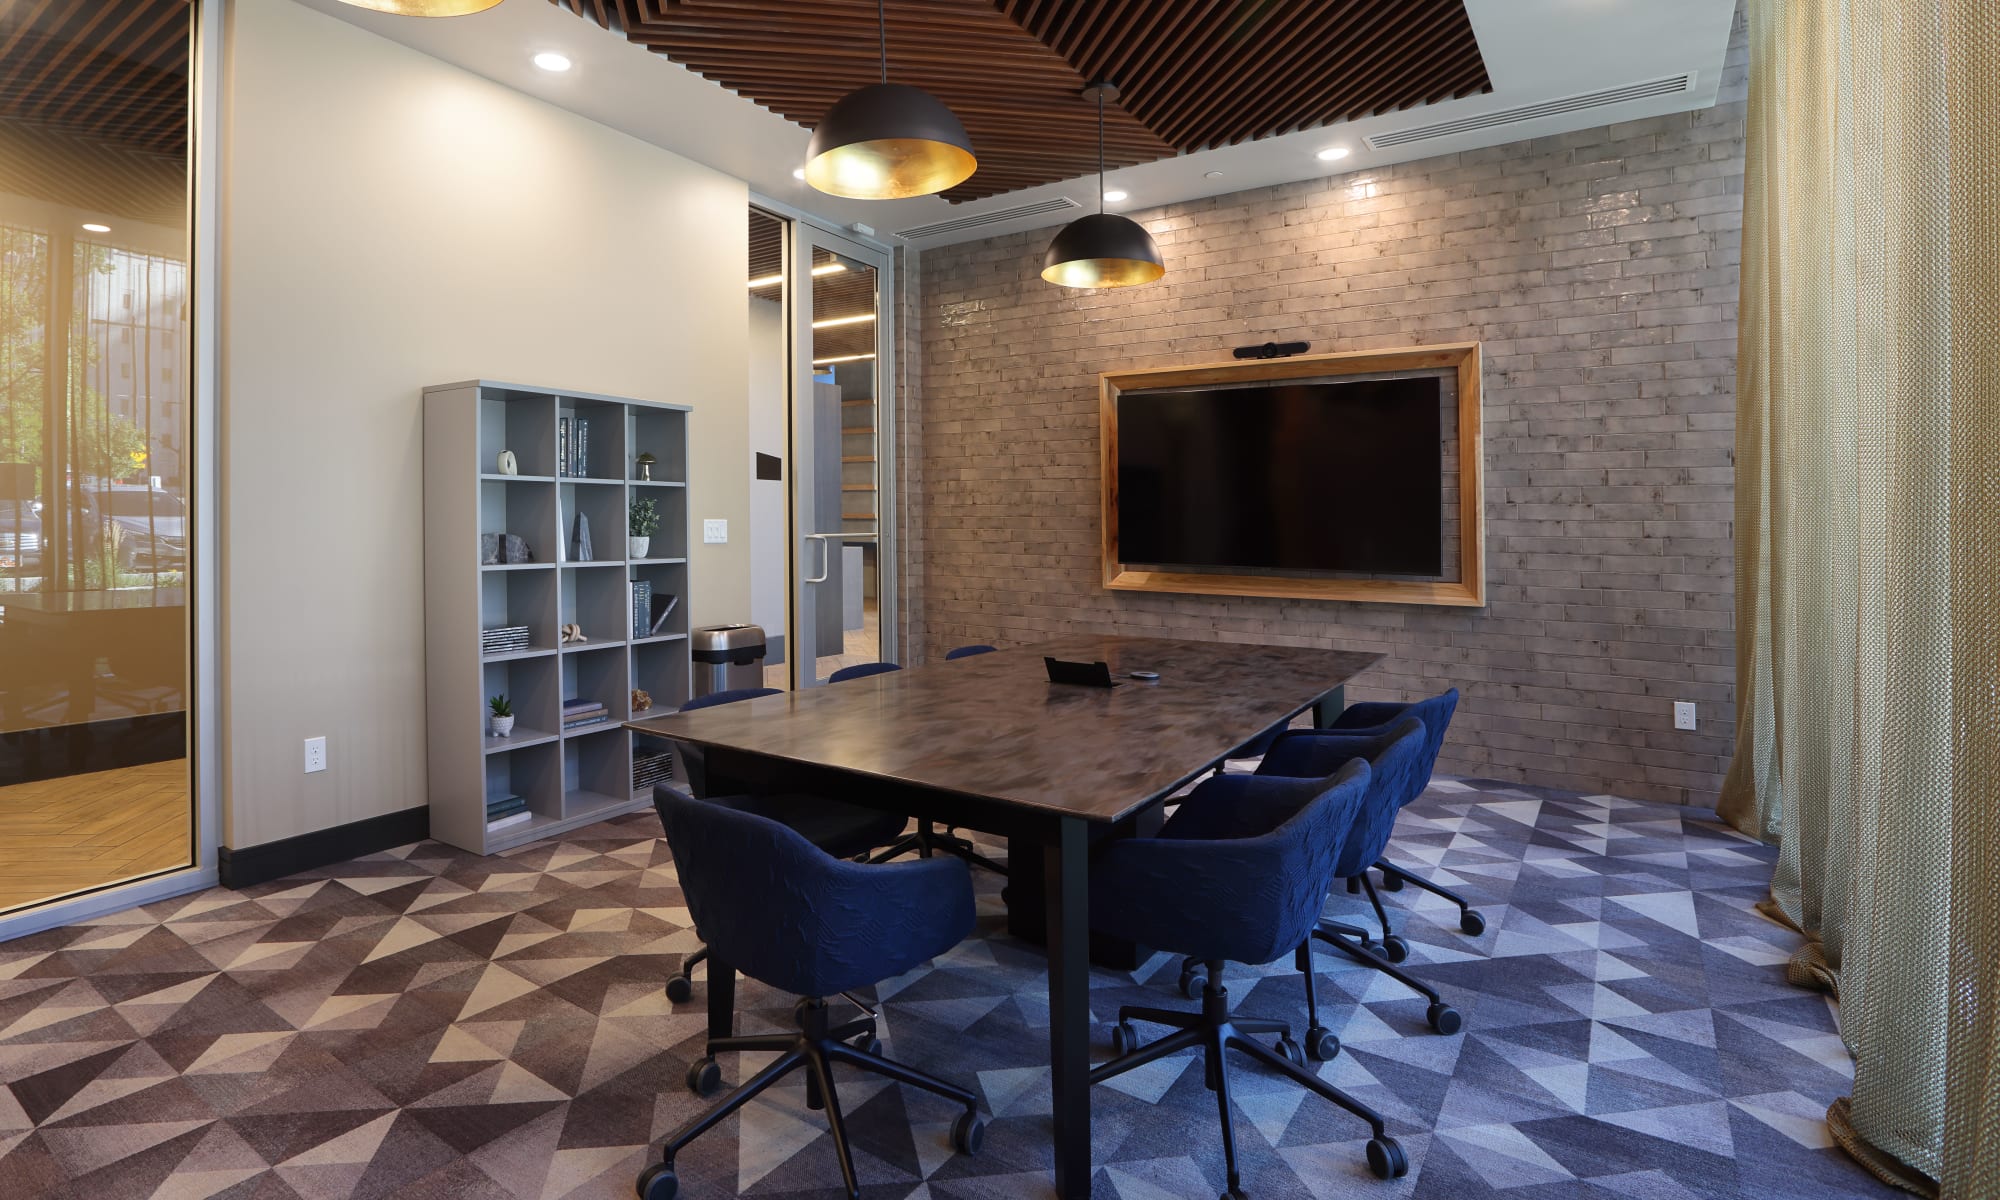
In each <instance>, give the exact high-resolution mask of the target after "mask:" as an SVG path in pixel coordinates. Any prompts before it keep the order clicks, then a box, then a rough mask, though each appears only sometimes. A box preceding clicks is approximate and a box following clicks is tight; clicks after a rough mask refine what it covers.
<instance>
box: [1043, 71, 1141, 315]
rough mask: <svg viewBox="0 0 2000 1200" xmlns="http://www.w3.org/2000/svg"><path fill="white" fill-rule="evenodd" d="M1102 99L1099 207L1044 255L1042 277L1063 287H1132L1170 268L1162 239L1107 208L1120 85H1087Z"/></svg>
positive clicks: (1075, 223)
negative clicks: (1110, 127) (1108, 147)
mask: <svg viewBox="0 0 2000 1200" xmlns="http://www.w3.org/2000/svg"><path fill="white" fill-rule="evenodd" d="M1083 95H1084V98H1085V99H1094V100H1096V101H1097V211H1096V212H1094V213H1092V214H1091V215H1090V216H1087V217H1078V218H1077V219H1076V220H1074V221H1071V222H1070V223H1069V224H1067V225H1065V226H1063V227H1062V232H1061V233H1058V234H1056V239H1055V240H1054V241H1052V242H1050V243H1049V251H1048V253H1047V254H1045V255H1043V256H1042V278H1043V279H1046V280H1048V281H1049V282H1050V283H1055V284H1061V285H1062V286H1063V287H1077V288H1110V287H1133V286H1135V285H1137V284H1141V283H1151V282H1153V281H1154V280H1155V279H1158V278H1160V277H1161V276H1162V275H1165V274H1166V273H1167V264H1166V261H1165V260H1164V259H1162V258H1161V257H1160V247H1159V244H1158V243H1156V242H1155V241H1153V235H1152V234H1150V233H1147V232H1146V227H1145V226H1144V225H1141V224H1139V222H1137V221H1134V220H1133V219H1132V218H1130V217H1121V216H1119V215H1118V214H1116V213H1108V212H1105V211H1104V102H1105V101H1106V100H1116V99H1117V98H1118V88H1117V87H1116V86H1115V85H1113V84H1109V83H1093V84H1091V85H1090V86H1089V87H1087V88H1085V89H1084V90H1083Z"/></svg>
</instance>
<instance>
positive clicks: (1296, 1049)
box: [1278, 1036, 1306, 1067]
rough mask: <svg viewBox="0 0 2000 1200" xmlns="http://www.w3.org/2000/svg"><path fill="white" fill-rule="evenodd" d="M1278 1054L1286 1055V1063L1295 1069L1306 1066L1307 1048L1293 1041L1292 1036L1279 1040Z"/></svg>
mask: <svg viewBox="0 0 2000 1200" xmlns="http://www.w3.org/2000/svg"><path fill="white" fill-rule="evenodd" d="M1278 1053H1280V1054H1282V1055H1284V1056H1285V1061H1286V1062H1288V1063H1290V1064H1292V1065H1293V1066H1295V1067H1303V1066H1305V1065H1306V1052H1305V1048H1304V1047H1302V1046H1300V1045H1299V1044H1298V1043H1297V1042H1295V1041H1293V1040H1292V1039H1291V1037H1290V1036H1286V1037H1281V1038H1279V1039H1278Z"/></svg>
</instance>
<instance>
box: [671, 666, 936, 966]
mask: <svg viewBox="0 0 2000 1200" xmlns="http://www.w3.org/2000/svg"><path fill="white" fill-rule="evenodd" d="M783 694H784V693H782V692H780V691H779V690H778V689H777V688H731V689H730V690H728V691H724V692H710V693H709V694H708V695H706V696H697V697H695V698H694V699H693V700H690V701H688V702H687V703H686V704H683V705H681V708H680V711H682V712H693V711H695V710H696V709H699V708H713V707H715V706H716V705H718V704H734V703H736V702H737V701H739V700H755V699H757V698H758V697H760V696H779V695H783ZM677 750H678V752H679V754H680V756H681V762H682V764H683V765H685V766H686V768H687V774H688V784H689V786H690V788H691V789H692V790H693V791H695V792H697V793H700V792H703V791H706V790H707V788H706V781H705V780H704V779H703V778H702V775H703V772H702V765H701V747H699V746H680V747H677ZM715 803H717V804H726V805H728V806H729V807H731V808H735V809H738V810H741V811H743V812H750V813H755V814H757V815H758V816H760V817H764V818H766V819H768V820H772V821H776V822H777V823H778V824H780V825H784V826H786V827H787V828H790V829H793V830H796V831H797V832H798V833H799V834H801V835H802V836H803V837H804V838H805V839H806V840H807V841H809V842H811V843H812V844H813V845H815V846H818V847H819V848H820V849H821V850H824V851H826V852H827V853H828V854H831V855H833V856H834V857H835V858H861V857H863V856H865V855H867V853H868V852H869V851H871V850H873V849H874V848H875V847H877V846H882V845H886V844H888V843H890V842H893V841H895V840H896V838H897V837H898V836H899V835H901V834H902V832H903V827H904V826H905V825H907V824H909V820H908V818H906V817H904V816H903V815H902V814H900V813H892V812H882V811H879V810H877V809H873V808H863V807H861V806H860V805H858V804H849V803H847V802H846V801H844V800H834V799H832V798H830V797H826V796H802V795H798V794H795V793H778V794H775V795H762V796H727V797H723V798H720V799H717V800H716V801H715ZM707 960H708V947H706V946H703V947H701V948H700V949H698V950H696V951H694V952H693V953H692V954H689V955H687V956H686V957H684V958H682V959H681V970H680V974H678V975H675V976H673V977H672V978H670V979H668V980H667V999H669V1000H672V1001H673V1002H674V1003H675V1004H683V1003H686V1001H687V1000H688V998H689V997H691V996H693V995H694V969H695V968H696V967H698V966H700V965H701V964H702V963H704V962H706V961H707Z"/></svg>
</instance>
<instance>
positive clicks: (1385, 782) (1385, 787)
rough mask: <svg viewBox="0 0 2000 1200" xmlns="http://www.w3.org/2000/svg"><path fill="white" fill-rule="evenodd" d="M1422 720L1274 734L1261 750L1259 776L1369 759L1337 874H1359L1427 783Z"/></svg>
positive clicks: (1302, 773)
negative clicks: (1267, 747) (1378, 726)
mask: <svg viewBox="0 0 2000 1200" xmlns="http://www.w3.org/2000/svg"><path fill="white" fill-rule="evenodd" d="M1427 744H1428V735H1427V731H1426V730H1425V727H1424V723H1423V722H1422V721H1421V720H1419V719H1418V718H1416V717H1415V716H1405V717H1403V718H1402V719H1401V720H1399V721H1397V722H1396V723H1395V724H1394V725H1391V726H1390V727H1389V728H1388V729H1386V730H1378V729H1363V730H1355V731H1352V732H1349V731H1347V730H1340V729H1299V730H1294V731H1292V732H1290V733H1287V734H1286V735H1285V736H1283V737H1281V738H1279V739H1278V740H1277V742H1276V743H1274V744H1273V745H1272V746H1271V749H1270V751H1269V752H1268V753H1266V754H1265V755H1264V761H1263V763H1261V764H1260V765H1259V766H1258V768H1257V774H1258V776H1265V777H1280V778H1299V779H1326V778H1328V777H1330V776H1332V775H1333V774H1334V773H1335V772H1337V771H1339V770H1340V769H1341V768H1342V767H1343V766H1344V765H1345V764H1346V763H1348V762H1350V761H1352V760H1354V759H1356V758H1365V759H1367V760H1368V767H1369V771H1370V774H1369V777H1368V795H1367V797H1366V798H1365V799H1363V800H1362V802H1361V808H1360V810H1359V811H1358V812H1357V813H1356V814H1355V820H1354V829H1353V831H1352V832H1350V833H1349V834H1348V837H1347V841H1346V844H1345V845H1344V846H1343V847H1342V849H1341V856H1340V862H1339V864H1338V865H1337V866H1336V867H1335V869H1334V874H1335V876H1337V877H1342V878H1344V877H1346V876H1350V875H1359V874H1360V873H1361V872H1363V871H1365V870H1367V869H1368V868H1369V866H1370V865H1372V864H1373V863H1374V862H1375V860H1376V859H1378V858H1380V857H1382V852H1383V850H1384V849H1385V848H1387V846H1388V845H1389V837H1390V835H1391V834H1393V833H1394V832H1395V831H1396V814H1397V813H1398V812H1400V811H1401V810H1402V808H1403V806H1404V805H1406V804H1408V803H1409V802H1410V801H1412V800H1414V799H1416V798H1417V797H1418V796H1419V795H1421V794H1422V793H1423V790H1424V787H1425V785H1426V784H1428V783H1429V782H1430V766H1429V760H1428V759H1426V758H1425V757H1424V748H1425V746H1426V745H1427Z"/></svg>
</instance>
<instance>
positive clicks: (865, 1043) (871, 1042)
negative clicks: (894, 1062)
mask: <svg viewBox="0 0 2000 1200" xmlns="http://www.w3.org/2000/svg"><path fill="white" fill-rule="evenodd" d="M847 1044H848V1045H850V1046H852V1047H854V1048H855V1049H856V1050H859V1051H861V1053H863V1054H872V1055H874V1056H875V1057H877V1058H880V1057H882V1039H881V1038H878V1037H876V1036H875V1035H874V1034H872V1033H864V1034H861V1035H859V1036H857V1037H855V1038H854V1040H852V1041H850V1042H848V1043H847Z"/></svg>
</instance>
